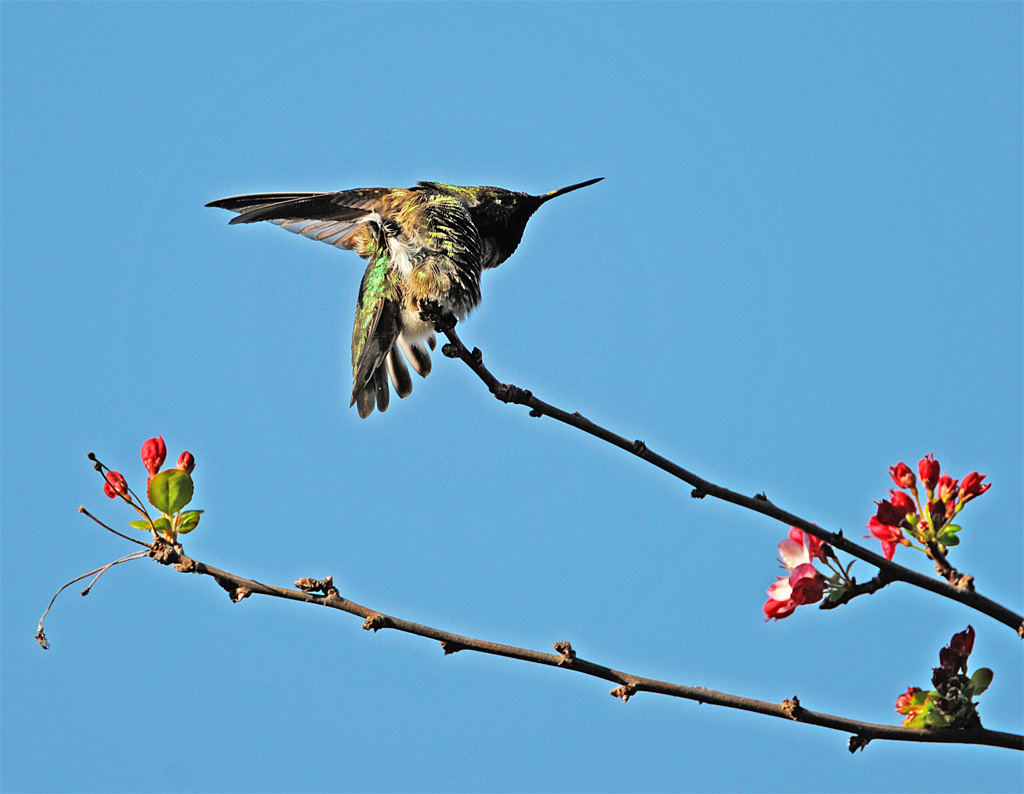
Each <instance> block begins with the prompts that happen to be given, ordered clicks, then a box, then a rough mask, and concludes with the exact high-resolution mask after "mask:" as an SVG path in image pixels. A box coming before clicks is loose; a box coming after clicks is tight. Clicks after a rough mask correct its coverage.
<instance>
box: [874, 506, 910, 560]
mask: <svg viewBox="0 0 1024 794" xmlns="http://www.w3.org/2000/svg"><path fill="white" fill-rule="evenodd" d="M868 529H869V530H870V531H871V534H872V535H874V536H875V537H876V538H878V539H879V540H880V541H882V542H883V543H897V542H899V539H900V538H902V537H903V532H902V530H901V529H900V528H899V527H895V526H893V525H892V524H886V523H885V522H884V521H881V520H879V518H878V516H871V520H870V521H869V522H868ZM889 559H890V560H891V559H892V557H889Z"/></svg>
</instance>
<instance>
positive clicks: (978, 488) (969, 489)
mask: <svg viewBox="0 0 1024 794" xmlns="http://www.w3.org/2000/svg"><path fill="white" fill-rule="evenodd" d="M984 479H985V475H984V474H978V472H976V471H972V472H971V473H970V474H968V475H967V476H966V477H964V478H963V480H961V481H960V497H961V498H962V499H963V500H964V501H965V502H966V501H967V500H968V499H973V498H974V497H975V496H981V495H982V494H983V493H985V491H987V490H988V489H989V488H991V487H992V483H990V482H989V483H985V484H984V485H982V484H981V481H982V480H984Z"/></svg>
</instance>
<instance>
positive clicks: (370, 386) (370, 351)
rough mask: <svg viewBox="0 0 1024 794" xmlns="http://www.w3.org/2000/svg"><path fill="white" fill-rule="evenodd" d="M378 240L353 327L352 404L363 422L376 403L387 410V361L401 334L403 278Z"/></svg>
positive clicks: (363, 282) (361, 290)
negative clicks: (401, 280)
mask: <svg viewBox="0 0 1024 794" xmlns="http://www.w3.org/2000/svg"><path fill="white" fill-rule="evenodd" d="M378 240H379V244H378V245H377V248H376V252H375V254H374V255H373V256H371V257H369V259H370V263H369V265H367V267H366V272H365V273H364V274H363V281H362V284H360V286H359V299H358V300H357V302H356V320H355V325H354V326H353V328H352V401H351V402H350V403H349V405H350V406H351V405H356V404H358V410H359V415H360V416H361V417H362V418H364V419H365V418H366V417H367V416H369V415H370V414H371V413H372V412H373V408H374V405H375V404H376V406H377V407H378V409H379V410H380V411H381V412H383V411H385V410H387V407H388V398H389V394H388V384H387V374H386V371H387V370H386V367H385V360H386V359H387V358H388V354H389V353H390V352H391V350H392V348H393V347H394V345H395V342H396V341H397V340H398V335H399V331H400V329H399V322H400V314H401V302H402V297H401V287H400V278H401V277H400V275H399V273H398V272H397V271H396V270H395V269H394V268H393V267H392V265H391V257H390V255H389V254H388V248H387V245H386V242H385V241H384V240H383V239H382V236H378ZM406 377H408V372H406ZM396 387H398V384H397V382H396ZM399 388H400V391H401V387H399ZM409 390H410V391H411V384H410V389H409ZM407 393H408V392H407ZM401 396H405V395H404V394H403V395H401Z"/></svg>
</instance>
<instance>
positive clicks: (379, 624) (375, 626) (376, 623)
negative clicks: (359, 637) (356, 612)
mask: <svg viewBox="0 0 1024 794" xmlns="http://www.w3.org/2000/svg"><path fill="white" fill-rule="evenodd" d="M387 627H388V619H387V618H386V617H384V615H382V614H380V612H374V613H373V614H372V615H367V616H366V620H364V621H363V631H374V632H377V631H380V630H381V629H386V628H387Z"/></svg>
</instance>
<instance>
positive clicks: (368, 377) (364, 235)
mask: <svg viewBox="0 0 1024 794" xmlns="http://www.w3.org/2000/svg"><path fill="white" fill-rule="evenodd" d="M603 178H604V177H598V178H597V179H589V180H587V181H586V182H580V183H579V184H576V185H569V186H568V187H563V188H560V189H558V190H552V191H551V192H550V193H543V194H541V195H537V196H534V195H531V194H529V193H520V192H517V191H514V190H505V189H504V188H500V187H489V186H480V187H467V186H462V185H449V184H445V183H443V182H419V183H417V184H416V186H415V187H411V188H387V187H366V188H354V189H352V190H340V191H337V192H333V193H252V194H248V195H242V196H230V197H228V198H222V199H218V200H217V201H211V202H210V203H209V204H207V205H206V206H207V207H220V208H222V209H226V210H231V211H233V212H237V213H238V215H237V216H236V217H234V218H232V219H231V223H232V224H235V223H256V222H257V221H269V222H271V223H273V224H276V225H277V226H280V227H281V228H282V229H286V230H288V231H290V232H294V233H296V234H301V235H302V236H304V237H308V238H310V239H311V240H319V241H320V242H324V243H327V244H329V245H333V246H336V247H338V248H346V249H349V250H352V251H355V252H356V253H357V254H359V256H361V257H362V258H363V259H366V260H368V264H367V266H366V272H365V273H364V274H363V279H362V282H361V284H360V286H359V297H358V299H357V300H356V318H355V325H354V327H353V329H352V399H351V401H350V402H349V407H350V408H351V407H352V406H353V405H355V406H356V407H357V410H358V412H359V416H360V417H362V418H363V419H365V418H366V417H368V416H369V415H370V414H371V413H373V409H374V408H375V407H376V408H377V410H379V411H380V412H381V413H383V412H384V411H386V410H387V408H388V404H389V402H390V392H389V390H388V378H389V377H390V379H391V383H392V384H393V385H394V387H395V392H396V393H397V394H398V396H399V397H407V396H409V394H411V393H412V376H411V375H410V374H409V368H408V366H407V365H406V359H408V362H409V364H411V365H412V368H413V369H414V370H415V371H416V373H417V374H419V375H420V376H422V377H426V376H427V375H428V374H429V373H430V367H431V363H430V352H429V350H433V349H434V348H435V347H436V344H437V339H436V336H435V328H436V327H437V325H438V323H441V324H454V323H455V322H457V321H459V320H462V319H464V318H465V316H466V315H467V314H468V313H469V312H470V311H472V309H473V308H474V307H476V305H477V304H478V303H479V302H480V274H481V273H482V272H483V271H484V270H487V269H489V268H492V267H497V266H498V265H500V264H501V263H502V262H504V261H505V260H506V259H508V258H509V257H510V256H512V254H513V253H514V252H515V250H516V248H517V247H518V246H519V243H520V241H521V240H522V239H523V232H524V231H525V229H526V224H527V222H528V221H529V220H530V218H531V216H532V215H533V213H534V212H536V211H537V209H538V208H539V207H540V206H541V205H542V204H544V203H545V202H547V201H550V200H551V199H553V198H555V197H556V196H562V195H564V194H566V193H569V192H571V191H573V190H578V189H579V188H581V187H587V186H588V185H593V184H594V183H595V182H600V181H601V180H602V179H603ZM428 348H429V350H428ZM399 351H401V352H399ZM403 355H404V358H403Z"/></svg>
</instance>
